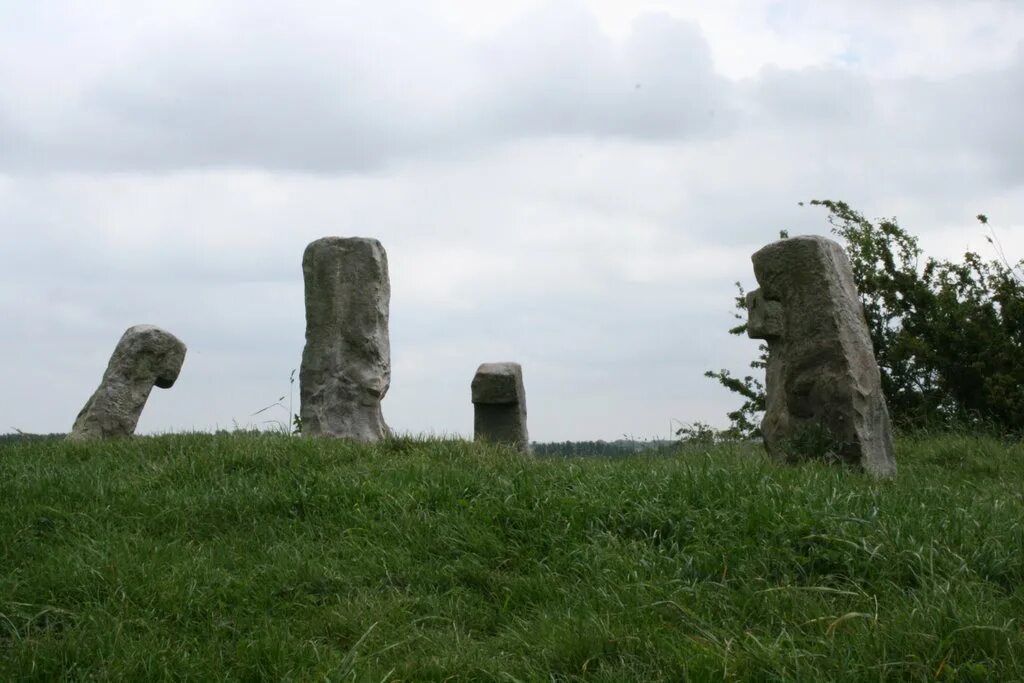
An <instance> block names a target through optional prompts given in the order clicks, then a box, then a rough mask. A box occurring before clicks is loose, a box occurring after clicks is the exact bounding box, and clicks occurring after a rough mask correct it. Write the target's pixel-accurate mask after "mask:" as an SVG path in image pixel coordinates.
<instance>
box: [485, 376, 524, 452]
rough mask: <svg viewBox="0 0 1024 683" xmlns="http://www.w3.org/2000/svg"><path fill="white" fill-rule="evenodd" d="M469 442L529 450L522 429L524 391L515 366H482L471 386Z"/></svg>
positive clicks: (521, 379) (521, 377) (521, 378)
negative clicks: (471, 412) (471, 436)
mask: <svg viewBox="0 0 1024 683" xmlns="http://www.w3.org/2000/svg"><path fill="white" fill-rule="evenodd" d="M471 392H472V397H473V413H474V415H473V438H474V439H475V440H476V441H492V442H496V443H506V444H509V445H512V446H515V447H516V448H519V449H520V450H522V451H524V452H529V450H530V435H529V432H528V431H527V429H526V389H525V388H524V385H523V368H522V367H521V366H520V365H519V363H484V364H482V365H481V366H480V367H479V368H477V370H476V374H475V375H474V376H473V383H472V385H471Z"/></svg>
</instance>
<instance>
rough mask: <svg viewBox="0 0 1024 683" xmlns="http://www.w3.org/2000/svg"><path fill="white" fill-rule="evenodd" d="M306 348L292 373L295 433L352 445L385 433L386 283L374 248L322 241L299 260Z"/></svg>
mask: <svg viewBox="0 0 1024 683" xmlns="http://www.w3.org/2000/svg"><path fill="white" fill-rule="evenodd" d="M302 274H303V278H304V280H305V288H306V346H305V348H304V349H303V351H302V366H301V369H300V371H299V394H300V397H301V408H300V416H301V418H302V433H303V434H304V435H307V436H332V437H339V438H348V439H354V440H357V441H377V440H379V439H382V438H384V437H386V436H387V435H388V434H389V430H388V426H387V424H385V422H384V416H383V414H382V413H381V406H380V403H381V400H382V399H383V398H384V395H385V394H387V392H388V387H389V386H390V385H391V342H390V338H389V335H388V312H389V306H390V301H391V282H390V280H389V279H388V258H387V253H386V252H385V251H384V247H383V246H381V243H380V242H378V241H377V240H375V239H368V238H362V237H347V238H343V237H324V238H322V239H318V240H316V241H315V242H312V243H310V245H309V246H307V247H306V251H305V253H304V254H303V256H302Z"/></svg>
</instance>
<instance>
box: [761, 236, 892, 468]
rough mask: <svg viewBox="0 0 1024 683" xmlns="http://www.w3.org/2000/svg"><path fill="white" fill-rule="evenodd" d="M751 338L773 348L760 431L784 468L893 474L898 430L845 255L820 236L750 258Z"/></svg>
mask: <svg viewBox="0 0 1024 683" xmlns="http://www.w3.org/2000/svg"><path fill="white" fill-rule="evenodd" d="M752 260H753V263H754V275H755V276H756V278H757V281H758V284H760V286H761V288H760V289H758V290H755V291H753V292H750V293H749V294H748V295H747V310H748V327H747V333H748V335H749V336H750V337H752V338H754V339H764V340H765V341H766V342H767V343H768V367H767V369H766V373H765V391H766V393H767V403H766V410H765V416H764V420H763V421H762V422H761V431H762V433H763V435H764V441H765V446H766V448H767V449H768V452H769V453H770V454H771V455H772V456H773V457H775V458H778V459H780V460H795V459H799V458H802V457H808V456H810V457H814V456H823V455H829V454H830V455H832V456H835V457H838V458H840V459H842V460H844V461H847V462H850V463H853V464H856V465H859V466H860V467H862V468H863V469H864V470H865V471H866V472H868V473H870V474H872V475H874V476H877V477H892V476H894V475H895V473H896V461H895V458H894V454H893V439H892V428H891V425H890V422H889V412H888V409H887V407H886V404H885V397H884V396H883V394H882V385H881V373H880V371H879V369H878V363H877V361H876V360H875V356H874V349H873V348H872V344H871V336H870V333H869V332H868V326H867V321H866V320H865V318H864V308H863V306H862V304H861V301H860V296H859V294H858V292H857V287H856V284H855V283H854V279H853V271H852V269H851V267H850V261H849V259H848V258H847V256H846V253H845V252H844V251H843V249H842V247H840V246H839V245H838V244H836V243H835V242H833V241H832V240H829V239H826V238H824V237H817V236H801V237H792V238H787V239H784V240H780V241H778V242H773V243H772V244H769V245H768V246H766V247H764V248H763V249H761V250H759V251H758V252H757V253H755V254H754V255H753V257H752Z"/></svg>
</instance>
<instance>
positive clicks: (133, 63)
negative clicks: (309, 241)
mask: <svg viewBox="0 0 1024 683" xmlns="http://www.w3.org/2000/svg"><path fill="white" fill-rule="evenodd" d="M275 7H276V6H275ZM367 7H370V6H369V5H364V6H362V7H360V8H359V9H358V11H356V10H355V9H354V8H349V9H350V10H353V11H352V12H351V13H350V14H347V15H346V16H344V17H336V16H331V17H328V18H324V17H312V16H308V15H304V14H301V13H290V12H289V13H283V12H279V11H276V9H275V11H274V12H272V13H271V12H270V11H269V6H265V7H261V5H259V4H258V3H253V4H252V5H245V6H241V5H235V6H234V8H235V9H234V11H232V12H228V13H224V14H222V15H221V16H220V17H219V18H218V20H216V21H212V22H211V25H209V26H205V27H203V30H202V31H195V30H194V29H193V30H192V31H191V32H190V31H185V30H182V29H178V30H175V31H170V32H168V33H167V34H166V35H162V36H160V37H159V38H158V39H154V40H153V41H150V42H147V43H145V44H144V45H142V46H140V47H138V48H137V49H136V52H134V53H132V54H130V55H128V56H127V58H122V59H120V60H118V61H117V63H116V64H113V65H111V66H109V67H108V68H107V69H106V70H104V71H103V72H102V73H100V74H99V75H98V76H97V77H96V78H95V79H94V80H93V81H91V82H89V83H88V85H87V87H84V88H83V90H82V94H81V95H79V96H77V97H72V96H67V98H65V99H63V100H62V98H64V97H65V96H62V95H61V94H60V93H56V92H55V93H52V98H53V99H52V101H51V104H52V106H54V107H63V108H66V110H67V112H68V115H67V116H66V117H62V118H61V119H60V120H58V121H57V123H52V122H51V124H50V125H49V126H48V127H47V126H42V127H38V128H30V127H25V128H24V129H23V130H22V131H18V130H14V131H12V133H13V137H12V139H14V140H16V141H17V145H18V148H17V149H16V150H15V151H14V153H11V154H6V155H4V159H0V164H2V165H4V166H7V167H8V168H11V167H14V168H29V169H40V170H68V169H72V170H91V169H96V170H108V171H109V170H115V171H116V170H171V169H181V168H201V167H211V166H212V167H257V168H272V169H291V170H310V171H321V172H325V171H326V172H361V171H366V170H370V169H374V168H377V167H379V166H380V165H381V164H382V163H385V162H387V161H390V160H395V159H398V158H406V157H416V156H422V155H431V156H435V157H436V156H444V155H446V154H452V153H458V152H459V151H460V150H461V151H465V150H469V149H474V148H476V147H478V146H479V145H480V144H482V143H493V142H498V141H502V140H509V139H516V138H520V137H523V136H538V135H539V136H546V135H595V136H598V135H610V136H618V137H625V138H641V139H664V138H687V137H694V136H707V135H713V134H716V133H720V132H722V131H724V130H727V129H728V127H729V124H730V121H731V106H732V103H731V102H730V99H729V91H730V89H729V85H728V83H727V82H726V81H724V80H723V79H721V78H718V77H717V76H715V75H714V73H713V70H712V64H711V59H710V53H709V49H708V46H707V44H706V42H705V40H704V37H703V35H702V34H701V32H700V31H699V29H697V28H696V27H695V26H693V25H691V24H687V23H685V22H680V21H678V20H675V19H672V18H670V17H667V16H648V17H644V18H643V19H641V20H639V21H638V22H637V24H636V26H635V30H634V31H633V33H632V35H631V36H630V38H629V39H628V40H627V41H626V43H625V44H624V45H621V46H619V45H617V44H616V43H614V42H613V41H612V40H611V39H609V38H608V37H607V36H606V35H604V34H603V33H602V32H601V30H600V28H599V27H598V25H597V23H596V21H595V20H594V19H593V17H592V16H590V15H589V14H588V13H587V12H585V11H583V10H581V9H572V6H568V8H567V6H565V5H563V4H553V5H551V6H550V7H549V8H547V9H545V10H543V11H541V12H539V13H535V14H532V15H529V16H527V17H525V18H524V19H522V20H521V21H520V22H519V23H518V24H517V25H516V26H514V27H512V28H510V29H508V30H506V31H504V32H503V33H501V34H500V35H498V36H496V37H494V38H491V39H487V40H485V41H484V42H483V43H482V44H473V43H471V42H469V41H467V40H466V39H464V38H462V37H459V36H456V35H453V34H450V33H448V32H447V30H446V29H445V27H444V26H443V25H442V24H441V23H440V22H439V21H437V20H435V19H434V18H433V17H431V16H429V15H427V14H425V13H422V12H421V13H416V12H411V14H408V15H407V14H406V13H402V12H396V11H395V10H394V9H390V10H389V9H386V8H382V9H379V10H374V11H372V12H371V11H369V10H367V9H366V8H367ZM403 7H405V8H406V9H409V7H411V5H410V6H405V5H403ZM271 14H272V16H271ZM396 36H401V38H396ZM6 106H7V107H9V108H11V107H13V108H14V109H15V113H17V106H18V105H17V103H16V102H12V101H8V102H7V103H6ZM3 115H4V112H3V110H2V108H0V116H3ZM0 121H2V119H0Z"/></svg>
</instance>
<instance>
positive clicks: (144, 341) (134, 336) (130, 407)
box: [69, 325, 186, 439]
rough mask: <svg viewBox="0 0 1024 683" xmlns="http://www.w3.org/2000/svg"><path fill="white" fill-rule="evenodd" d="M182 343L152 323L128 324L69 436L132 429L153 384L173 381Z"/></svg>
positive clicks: (182, 355) (85, 436) (164, 385)
mask: <svg viewBox="0 0 1024 683" xmlns="http://www.w3.org/2000/svg"><path fill="white" fill-rule="evenodd" d="M185 352H186V348H185V344H183V343H182V342H181V340H180V339H178V338H177V337H175V336H174V335H173V334H171V333H170V332H167V331H165V330H161V329H160V328H159V327H154V326H152V325H136V326H134V327H129V328H128V330H127V331H126V332H125V333H124V334H123V335H122V336H121V340H120V341H119V342H118V343H117V346H116V347H115V348H114V353H113V355H112V356H111V357H110V362H109V363H108V364H107V369H106V371H105V372H104V373H103V379H102V380H101V381H100V386H99V388H98V389H96V391H95V392H94V393H93V395H92V396H91V397H89V400H88V401H87V402H86V404H85V406H84V407H83V408H82V410H81V412H80V413H79V414H78V418H77V419H76V420H75V424H74V426H73V427H72V428H71V434H70V435H69V438H71V439H90V438H103V439H106V438H116V437H127V436H131V435H132V434H134V433H135V427H136V425H138V423H139V417H140V416H141V415H142V409H143V408H145V406H146V400H147V399H148V398H149V392H150V391H152V389H153V387H154V386H157V387H159V388H161V389H169V388H171V387H172V386H174V382H175V381H176V380H177V379H178V373H180V372H181V366H182V364H183V363H184V362H185Z"/></svg>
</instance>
